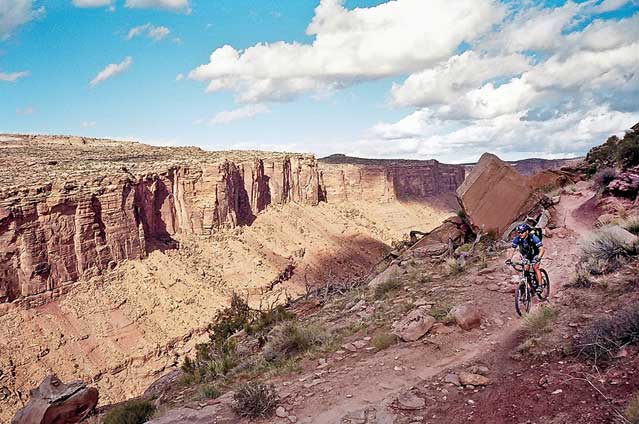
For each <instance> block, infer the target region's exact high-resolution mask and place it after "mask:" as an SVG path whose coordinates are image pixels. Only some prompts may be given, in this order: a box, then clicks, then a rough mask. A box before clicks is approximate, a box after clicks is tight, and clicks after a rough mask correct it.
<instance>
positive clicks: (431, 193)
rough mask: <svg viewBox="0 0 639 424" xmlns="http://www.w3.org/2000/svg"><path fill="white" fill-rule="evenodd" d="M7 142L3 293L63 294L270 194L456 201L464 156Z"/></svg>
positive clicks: (260, 206) (209, 230) (0, 214)
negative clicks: (379, 157)
mask: <svg viewBox="0 0 639 424" xmlns="http://www.w3.org/2000/svg"><path fill="white" fill-rule="evenodd" d="M0 153H2V154H3V156H6V157H7V159H8V162H9V163H13V164H14V165H15V166H14V167H8V168H6V169H3V170H0V304H2V303H8V302H13V301H15V300H16V299H18V300H20V299H24V298H30V297H32V296H34V295H39V294H43V293H53V294H56V293H58V292H60V290H63V289H64V287H65V286H66V285H68V284H69V283H72V282H76V281H80V280H88V279H90V278H92V277H95V276H97V275H99V274H100V273H101V272H102V271H104V270H107V269H112V268H115V267H116V266H117V265H118V264H120V263H122V262H123V261H125V260H128V259H141V258H144V257H145V256H146V254H147V253H148V252H150V251H153V250H155V249H164V248H170V247H176V246H177V242H176V240H175V238H174V237H176V238H178V239H179V238H180V237H179V236H181V235H186V236H195V237H208V236H212V235H213V234H214V233H215V232H216V231H217V230H219V229H220V228H234V227H237V226H246V225H251V224H252V223H253V221H254V220H255V218H256V216H257V215H258V214H259V213H260V212H262V211H263V210H265V209H266V208H267V207H268V206H269V205H276V204H279V205H283V204H288V203H294V204H299V205H317V204H319V203H320V202H328V203H340V202H369V203H374V204H377V203H387V202H393V201H400V202H436V201H437V200H443V204H446V205H447V207H448V208H450V209H455V205H454V204H453V203H452V201H453V199H454V192H455V189H456V188H457V187H458V186H459V185H460V184H461V183H462V181H463V179H464V169H463V167H461V166H457V165H444V164H440V163H438V162H437V161H387V162H386V161H381V162H380V161H370V162H366V161H365V160H363V161H364V162H361V161H362V160H360V162H359V163H337V164H336V163H326V162H322V163H320V164H318V162H317V161H316V160H315V158H314V157H312V156H310V155H294V154H276V153H264V152H241V153H240V152H226V154H225V153H224V152H204V151H201V150H199V149H194V148H158V147H152V146H145V145H141V144H139V143H123V142H112V141H105V140H96V139H80V138H69V137H45V138H42V137H38V136H10V137H8V138H7V137H6V136H5V139H4V140H3V141H2V142H1V143H0ZM227 158H230V159H227ZM24 169H30V170H32V172H29V173H24ZM12 183H13V184H12ZM47 300H48V299H46V298H39V299H37V300H34V299H32V303H35V304H38V303H42V302H46V301H47Z"/></svg>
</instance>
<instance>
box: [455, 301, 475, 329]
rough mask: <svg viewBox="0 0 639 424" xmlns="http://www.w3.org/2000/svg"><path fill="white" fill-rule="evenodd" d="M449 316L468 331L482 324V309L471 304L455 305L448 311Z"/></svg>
mask: <svg viewBox="0 0 639 424" xmlns="http://www.w3.org/2000/svg"><path fill="white" fill-rule="evenodd" d="M448 317H449V318H451V319H453V320H454V321H455V322H456V323H457V325H459V327H460V328H462V329H463V330H466V331H468V330H472V329H473V328H477V327H479V326H480V325H481V311H480V310H479V308H477V307H476V306H474V305H471V304H464V305H458V306H455V307H454V308H453V309H451V310H450V312H449V313H448Z"/></svg>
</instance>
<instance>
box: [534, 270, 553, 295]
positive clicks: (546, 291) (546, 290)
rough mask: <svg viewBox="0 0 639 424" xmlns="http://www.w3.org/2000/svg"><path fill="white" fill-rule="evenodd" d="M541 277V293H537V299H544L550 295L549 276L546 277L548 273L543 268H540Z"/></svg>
mask: <svg viewBox="0 0 639 424" xmlns="http://www.w3.org/2000/svg"><path fill="white" fill-rule="evenodd" d="M541 279H542V282H541V293H537V297H539V300H546V299H548V296H550V278H548V273H547V272H546V270H545V269H542V270H541Z"/></svg>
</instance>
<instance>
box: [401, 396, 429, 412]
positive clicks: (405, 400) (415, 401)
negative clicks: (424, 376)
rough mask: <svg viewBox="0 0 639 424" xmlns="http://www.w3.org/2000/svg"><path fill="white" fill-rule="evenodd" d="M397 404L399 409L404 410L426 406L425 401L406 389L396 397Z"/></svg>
mask: <svg viewBox="0 0 639 424" xmlns="http://www.w3.org/2000/svg"><path fill="white" fill-rule="evenodd" d="M397 406H398V408H399V409H403V410H405V411H414V410H417V409H422V408H423V407H424V406H426V401H425V400H424V399H422V398H420V397H418V396H417V395H415V394H414V393H413V392H411V391H408V392H404V393H401V394H400V395H399V396H398V397H397Z"/></svg>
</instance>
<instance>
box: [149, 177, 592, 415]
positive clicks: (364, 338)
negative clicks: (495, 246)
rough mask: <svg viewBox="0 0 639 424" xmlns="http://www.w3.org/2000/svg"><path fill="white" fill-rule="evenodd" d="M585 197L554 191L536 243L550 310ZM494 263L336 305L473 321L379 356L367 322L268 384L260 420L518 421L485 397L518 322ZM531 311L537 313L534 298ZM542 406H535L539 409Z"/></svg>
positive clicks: (509, 370) (510, 285) (222, 402)
mask: <svg viewBox="0 0 639 424" xmlns="http://www.w3.org/2000/svg"><path fill="white" fill-rule="evenodd" d="M593 195H594V193H593V192H592V191H591V189H590V187H589V186H588V184H587V183H578V184H577V186H576V190H575V191H574V192H566V191H564V193H563V195H562V196H561V200H560V203H559V204H558V205H556V211H555V215H556V220H557V222H558V224H559V227H557V228H556V229H554V230H551V232H550V235H549V236H547V238H546V239H545V245H546V246H547V254H546V259H545V261H544V264H543V266H544V267H545V268H546V269H547V270H548V273H549V274H550V278H551V282H552V293H551V298H550V305H552V304H553V303H556V302H561V299H562V295H563V288H564V285H565V284H566V283H567V282H568V281H569V280H570V276H571V273H572V272H573V270H574V264H575V263H576V261H577V260H578V240H579V239H580V237H582V236H583V234H585V233H586V232H587V231H588V230H589V225H590V224H589V223H588V222H584V220H583V218H582V217H580V216H579V213H578V211H579V209H580V207H581V206H582V205H583V204H584V203H585V202H586V201H587V200H588V199H590V198H591V197H592V196H593ZM503 260H504V258H503V255H495V256H493V257H492V258H490V259H488V260H487V261H486V267H484V268H482V269H479V270H478V269H476V267H473V268H471V269H469V270H467V271H466V272H464V273H462V274H460V275H456V276H441V275H433V278H432V280H430V279H429V281H426V282H421V283H419V284H407V285H406V286H405V287H403V288H401V289H400V290H399V291H397V292H394V293H392V295H391V296H390V297H389V298H387V299H386V300H385V301H380V300H377V301H372V302H365V301H363V300H360V301H356V299H355V300H353V301H351V302H349V303H347V304H346V305H342V304H339V305H335V306H334V308H335V311H338V310H340V308H344V307H345V308H347V309H348V310H349V315H353V316H355V317H356V320H357V319H359V321H356V322H359V323H361V324H364V323H366V322H368V323H370V322H371V321H373V322H374V321H375V319H376V317H377V316H378V315H379V314H382V313H384V312H383V311H384V310H385V309H384V308H385V304H387V303H390V304H396V305H400V306H401V307H402V308H403V310H411V309H414V308H415V307H422V308H425V309H426V310H427V311H428V312H430V313H431V314H433V315H436V314H437V312H436V311H437V310H438V309H440V308H442V307H445V309H448V308H449V307H450V306H452V305H459V304H469V305H471V306H472V307H474V308H476V309H477V310H479V311H481V315H482V317H481V318H482V319H481V325H476V326H472V327H474V328H471V329H470V330H468V331H465V330H462V329H461V328H459V327H457V326H450V325H443V324H441V323H438V324H435V325H433V327H432V328H431V329H430V331H429V332H428V334H427V335H426V336H425V337H424V338H423V339H421V340H417V341H413V342H400V343H399V344H397V345H394V346H391V347H389V348H387V349H384V350H378V349H377V348H376V347H374V346H373V339H374V337H375V334H376V332H377V330H378V328H376V327H375V326H368V327H366V328H364V329H362V330H360V331H356V332H355V333H354V334H353V335H352V336H350V337H349V338H348V339H347V340H345V341H344V343H343V344H342V345H341V346H340V347H339V348H338V350H336V351H334V352H332V353H330V354H325V355H316V356H315V357H313V358H312V359H308V360H306V361H305V362H304V363H303V365H302V370H301V371H300V372H299V373H298V374H295V375H287V376H284V377H278V378H275V379H274V380H273V382H274V383H275V384H276V386H277V387H278V390H279V392H280V395H281V396H282V403H281V407H280V408H278V411H277V416H276V417H273V418H271V419H269V420H265V421H263V422H274V423H287V422H291V423H295V422H297V423H308V424H311V423H312V424H320V423H321V424H338V423H339V424H342V423H343V424H375V423H377V424H412V423H442V422H446V423H461V422H475V423H486V422H491V423H502V422H503V423H506V422H526V420H525V419H523V420H520V419H519V418H518V417H513V416H510V415H509V412H508V408H506V406H507V405H500V404H494V403H492V401H491V400H490V399H491V393H492V392H493V391H495V390H497V389H496V388H497V387H498V386H499V384H500V381H502V380H504V379H508V378H509V376H511V375H512V374H513V373H516V371H513V370H516V369H517V368H520V367H521V364H519V363H517V362H515V361H514V360H513V359H512V358H511V354H512V352H513V350H514V347H515V345H516V344H517V333H518V330H520V328H521V325H522V320H521V319H519V318H518V317H517V315H516V314H515V311H514V305H513V293H514V284H515V282H514V281H515V280H514V279H513V277H515V279H516V278H517V277H516V276H515V272H514V271H512V270H511V269H510V268H507V267H505V265H504V264H503ZM415 268H416V269H413V270H411V271H407V272H406V273H407V274H410V273H411V272H415V271H416V272H417V273H419V272H423V273H424V274H427V273H429V271H430V270H428V269H420V268H419V264H417V265H416V266H415ZM533 307H534V308H538V307H539V305H538V303H537V301H535V305H534V306H533ZM324 309H330V307H329V306H327V307H325V308H324ZM342 310H343V309H342ZM324 313H325V311H322V312H320V315H321V314H324ZM329 313H330V311H329ZM319 319H320V320H321V318H319ZM333 319H335V318H333ZM328 321H329V322H328V323H327V325H330V319H329V320H328ZM350 324H352V323H350ZM524 367H525V365H524ZM460 380H461V381H460ZM555 390H557V387H548V388H546V389H544V391H543V394H544V397H546V396H548V397H550V396H553V395H551V393H553V392H554V391H555ZM546 392H547V393H546ZM230 400H231V398H230V396H229V395H226V396H222V397H221V398H218V399H217V400H214V401H208V403H209V404H207V402H204V403H201V404H199V405H191V406H188V407H187V408H179V409H175V410H172V411H170V412H169V413H168V414H166V415H164V417H162V418H158V419H156V420H154V421H152V423H154V424H161V423H163V424H165V423H177V422H187V423H191V422H193V423H195V422H216V423H218V422H219V423H224V422H238V419H237V417H234V415H233V414H232V413H231V412H230V410H229V407H228V406H229V402H230ZM544 405H545V403H544V401H542V402H541V403H540V404H539V407H540V408H544V407H545V406H544ZM504 410H505V411H504ZM492 411H496V412H495V414H494V415H490V414H493V412H492ZM498 411H502V412H498ZM549 412H551V410H549ZM487 414H488V415H490V416H491V418H490V419H487V418H486V417H487V416H488V415H487ZM207 420H208V421H207ZM557 422H558V423H559V422H563V421H557Z"/></svg>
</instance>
